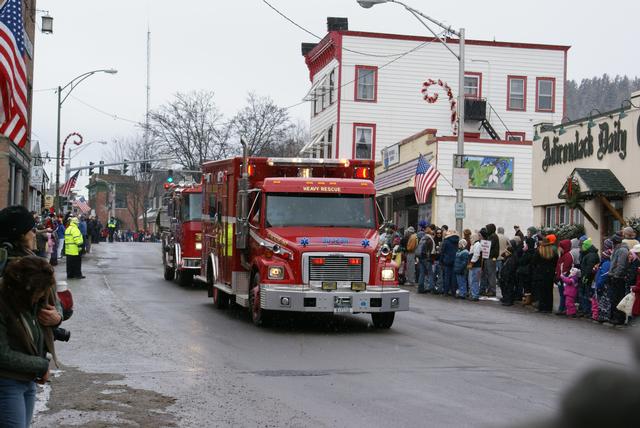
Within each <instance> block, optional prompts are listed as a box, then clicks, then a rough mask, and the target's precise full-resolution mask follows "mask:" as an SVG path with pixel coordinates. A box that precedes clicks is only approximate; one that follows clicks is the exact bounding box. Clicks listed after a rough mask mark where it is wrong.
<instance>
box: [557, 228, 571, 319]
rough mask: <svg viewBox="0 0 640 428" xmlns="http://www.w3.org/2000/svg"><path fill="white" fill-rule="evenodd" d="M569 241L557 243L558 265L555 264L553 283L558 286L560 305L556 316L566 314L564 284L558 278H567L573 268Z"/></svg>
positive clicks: (564, 240)
mask: <svg viewBox="0 0 640 428" xmlns="http://www.w3.org/2000/svg"><path fill="white" fill-rule="evenodd" d="M570 251H571V241H570V240H568V239H563V240H562V241H560V242H559V243H558V256H559V258H558V263H557V264H556V278H555V282H556V283H557V284H558V293H559V294H560V304H559V305H558V311H557V312H556V315H565V314H566V309H567V308H566V305H565V296H564V284H563V283H562V281H561V279H560V277H561V276H562V275H564V276H569V271H570V270H571V268H572V267H573V256H572V255H571V252H570Z"/></svg>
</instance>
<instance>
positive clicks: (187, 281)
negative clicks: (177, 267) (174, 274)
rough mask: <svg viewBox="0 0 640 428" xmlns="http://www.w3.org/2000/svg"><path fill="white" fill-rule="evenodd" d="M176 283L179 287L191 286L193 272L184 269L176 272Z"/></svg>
mask: <svg viewBox="0 0 640 428" xmlns="http://www.w3.org/2000/svg"><path fill="white" fill-rule="evenodd" d="M178 283H179V284H180V287H191V284H193V272H189V271H184V270H183V271H182V272H178Z"/></svg>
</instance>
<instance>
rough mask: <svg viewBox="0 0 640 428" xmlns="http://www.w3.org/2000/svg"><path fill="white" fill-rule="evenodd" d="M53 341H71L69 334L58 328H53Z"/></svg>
mask: <svg viewBox="0 0 640 428" xmlns="http://www.w3.org/2000/svg"><path fill="white" fill-rule="evenodd" d="M53 339H54V340H58V341H60V342H68V341H69V339H71V332H70V331H69V330H65V329H64V328H60V327H57V328H54V329H53Z"/></svg>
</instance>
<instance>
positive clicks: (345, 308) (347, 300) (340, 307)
mask: <svg viewBox="0 0 640 428" xmlns="http://www.w3.org/2000/svg"><path fill="white" fill-rule="evenodd" d="M351 312H353V308H352V307H351V297H340V296H336V297H335V298H334V300H333V313H335V314H344V313H351Z"/></svg>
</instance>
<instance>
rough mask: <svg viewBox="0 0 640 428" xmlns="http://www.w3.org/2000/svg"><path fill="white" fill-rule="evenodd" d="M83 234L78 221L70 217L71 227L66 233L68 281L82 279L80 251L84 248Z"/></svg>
mask: <svg viewBox="0 0 640 428" xmlns="http://www.w3.org/2000/svg"><path fill="white" fill-rule="evenodd" d="M82 243H83V240H82V233H80V229H79V228H78V219H77V218H76V217H69V225H68V226H67V229H66V230H65V231H64V254H65V255H66V256H67V279H73V278H78V279H82V278H84V277H85V276H84V275H83V274H82V258H81V257H80V249H81V248H82Z"/></svg>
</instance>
